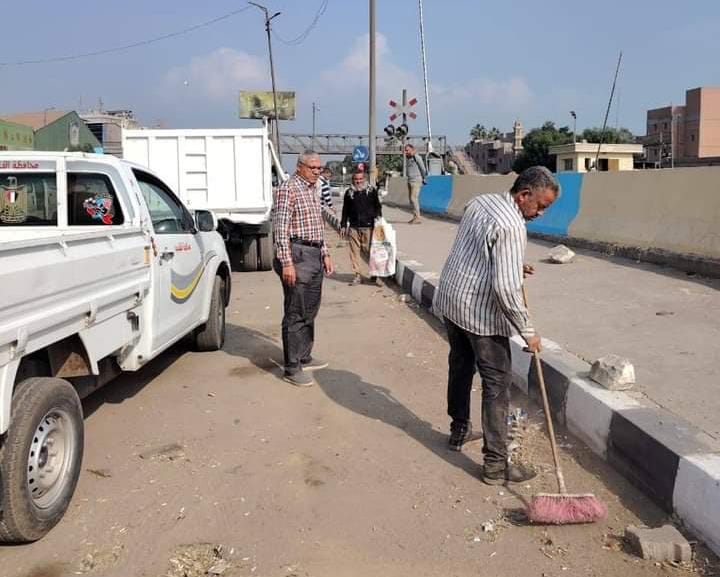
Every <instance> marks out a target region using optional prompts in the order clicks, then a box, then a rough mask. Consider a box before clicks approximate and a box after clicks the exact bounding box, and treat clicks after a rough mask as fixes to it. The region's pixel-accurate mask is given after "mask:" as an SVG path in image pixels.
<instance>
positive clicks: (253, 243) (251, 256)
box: [242, 235, 258, 272]
mask: <svg viewBox="0 0 720 577" xmlns="http://www.w3.org/2000/svg"><path fill="white" fill-rule="evenodd" d="M257 245H258V243H257V237H256V236H255V235H252V236H251V235H248V236H243V239H242V252H243V270H244V271H245V272H254V271H256V270H257V269H258V246H257Z"/></svg>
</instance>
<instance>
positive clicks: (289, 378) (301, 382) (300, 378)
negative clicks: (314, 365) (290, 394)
mask: <svg viewBox="0 0 720 577" xmlns="http://www.w3.org/2000/svg"><path fill="white" fill-rule="evenodd" d="M283 381H285V382H287V383H290V384H291V385H294V386H296V387H312V386H313V385H314V384H315V381H313V378H312V377H311V376H310V375H308V374H307V373H306V372H304V371H297V372H295V373H285V375H283Z"/></svg>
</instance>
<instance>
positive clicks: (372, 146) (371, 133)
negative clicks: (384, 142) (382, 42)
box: [368, 0, 377, 186]
mask: <svg viewBox="0 0 720 577" xmlns="http://www.w3.org/2000/svg"><path fill="white" fill-rule="evenodd" d="M369 2H370V78H369V90H368V93H369V94H368V98H369V103H368V104H369V106H368V121H369V126H368V148H369V150H370V159H369V160H370V186H375V180H376V179H375V175H376V173H377V167H376V166H375V159H376V146H377V143H376V142H375V124H376V120H375V115H376V110H375V104H376V103H375V0H369Z"/></svg>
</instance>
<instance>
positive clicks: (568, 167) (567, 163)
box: [563, 158, 573, 171]
mask: <svg viewBox="0 0 720 577" xmlns="http://www.w3.org/2000/svg"><path fill="white" fill-rule="evenodd" d="M563 170H565V171H572V170H573V159H572V158H565V159H563Z"/></svg>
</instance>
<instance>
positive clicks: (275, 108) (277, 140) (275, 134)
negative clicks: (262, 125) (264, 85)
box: [248, 2, 281, 155]
mask: <svg viewBox="0 0 720 577" xmlns="http://www.w3.org/2000/svg"><path fill="white" fill-rule="evenodd" d="M248 4H252V5H253V6H256V7H257V8H259V9H260V10H261V11H262V13H263V14H264V15H265V32H266V33H267V42H268V54H269V56H270V80H271V82H272V93H273V116H274V118H273V124H272V126H273V140H274V143H273V144H274V145H275V152H276V153H277V154H278V155H279V154H280V121H279V119H278V106H277V90H276V89H275V65H274V63H273V55H272V40H271V37H270V30H271V24H270V23H271V22H272V20H273V19H275V18H277V17H278V16H280V14H281V12H275V14H273V15H272V16H270V12H268V9H267V8H265V6H263V5H262V4H257V3H255V2H248Z"/></svg>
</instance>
